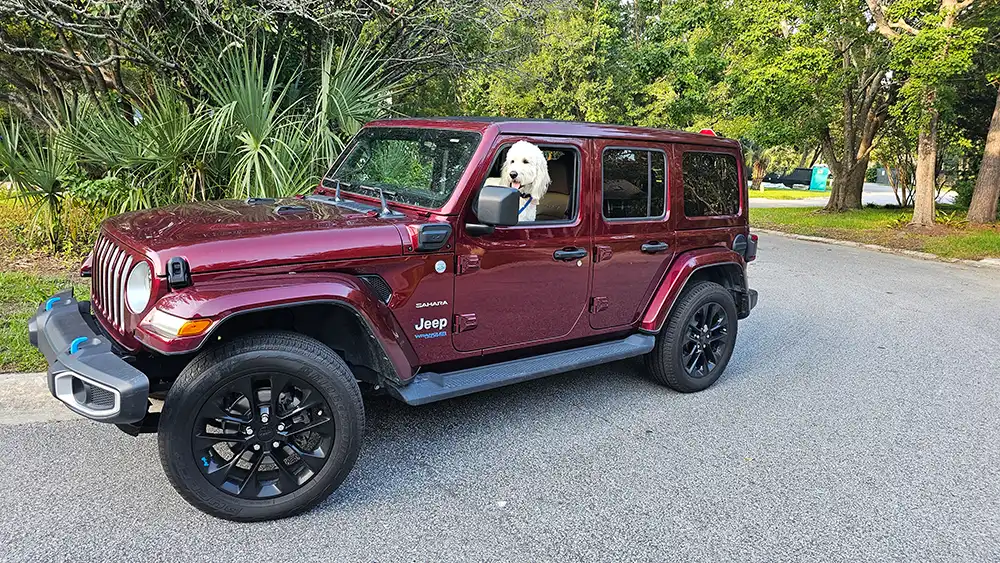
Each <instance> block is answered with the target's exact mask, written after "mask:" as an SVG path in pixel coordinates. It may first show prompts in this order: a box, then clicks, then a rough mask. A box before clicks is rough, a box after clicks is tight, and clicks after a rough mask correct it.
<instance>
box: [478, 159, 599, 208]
mask: <svg viewBox="0 0 1000 563" xmlns="http://www.w3.org/2000/svg"><path fill="white" fill-rule="evenodd" d="M538 148H540V149H542V152H543V153H545V160H546V163H547V166H548V174H549V179H550V180H551V183H550V184H549V189H548V191H546V192H545V196H543V197H542V199H541V200H539V201H538V208H537V210H536V212H535V221H534V223H540V222H546V223H552V222H562V221H569V220H571V219H573V218H574V217H576V206H575V203H576V201H577V194H578V193H579V192H578V190H579V187H580V184H579V179H578V178H577V171H578V170H579V167H578V166H577V162H578V161H579V154H578V153H577V152H576V149H574V148H570V147H565V146H552V145H542V144H540V145H538ZM509 149H510V144H507V145H506V146H504V147H503V148H502V149H500V151H499V152H497V156H496V159H494V161H493V166H491V167H490V172H489V174H488V175H487V178H486V182H485V185H495V186H509V185H510V182H509V181H508V179H506V178H502V177H501V174H500V170H501V167H502V166H503V162H504V159H506V158H507V151H508V150H509ZM519 224H521V225H524V224H526V223H525V222H524V221H522V222H521V223H519ZM527 224H531V223H530V222H529V223H527Z"/></svg>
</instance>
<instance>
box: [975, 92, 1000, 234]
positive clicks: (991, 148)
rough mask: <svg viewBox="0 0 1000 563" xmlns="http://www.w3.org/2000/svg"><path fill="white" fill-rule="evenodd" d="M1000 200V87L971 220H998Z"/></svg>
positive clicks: (978, 178) (985, 221) (980, 167)
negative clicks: (999, 202)
mask: <svg viewBox="0 0 1000 563" xmlns="http://www.w3.org/2000/svg"><path fill="white" fill-rule="evenodd" d="M998 200H1000V89H998V90H997V102H996V105H995V106H994V107H993V120H992V121H991V122H990V132H989V134H987V135H986V150H985V151H984V152H983V163H982V164H981V165H980V166H979V175H978V176H976V187H975V189H974V190H973V192H972V203H971V204H970V205H969V222H970V223H974V224H979V225H982V224H984V223H992V222H993V221H996V220H997V201H998Z"/></svg>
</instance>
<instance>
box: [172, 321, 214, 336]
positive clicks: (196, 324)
mask: <svg viewBox="0 0 1000 563" xmlns="http://www.w3.org/2000/svg"><path fill="white" fill-rule="evenodd" d="M210 326H212V320H211V319H195V320H193V321H188V322H186V323H184V324H182V325H181V328H180V329H179V330H178V331H177V336H197V335H199V334H201V333H203V332H205V330H207V329H208V327H210Z"/></svg>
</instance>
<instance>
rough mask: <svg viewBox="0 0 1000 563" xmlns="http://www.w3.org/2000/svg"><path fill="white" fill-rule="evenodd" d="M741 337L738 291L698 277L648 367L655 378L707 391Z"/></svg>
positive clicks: (679, 303)
mask: <svg viewBox="0 0 1000 563" xmlns="http://www.w3.org/2000/svg"><path fill="white" fill-rule="evenodd" d="M735 343H736V304H735V303H734V302H733V296H732V295H731V294H730V293H729V291H727V290H726V288H724V287H722V286H721V285H719V284H717V283H713V282H708V281H699V282H695V283H694V284H692V285H690V286H688V287H687V288H686V289H685V290H684V292H683V293H682V294H681V296H680V297H679V298H678V299H677V302H676V303H675V304H674V308H673V311H672V312H671V313H670V317H669V318H668V319H667V322H666V324H665V326H664V328H663V331H661V333H660V335H659V336H657V338H656V346H655V347H654V348H653V350H652V351H651V352H650V353H649V354H647V355H646V367H647V368H648V369H649V373H650V375H651V376H652V377H653V379H654V380H656V381H657V382H659V383H661V384H663V385H666V386H667V387H670V388H671V389H673V390H675V391H680V392H681V393H694V392H696V391H702V390H704V389H707V388H709V387H711V385H712V384H713V383H715V382H716V381H717V380H718V379H719V376H721V375H722V372H723V371H725V369H726V365H727V364H728V363H729V358H730V357H731V356H732V354H733V346H734V344H735Z"/></svg>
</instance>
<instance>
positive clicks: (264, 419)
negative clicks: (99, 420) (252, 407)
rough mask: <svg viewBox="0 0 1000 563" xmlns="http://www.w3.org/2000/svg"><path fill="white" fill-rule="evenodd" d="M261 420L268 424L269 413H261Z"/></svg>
mask: <svg viewBox="0 0 1000 563" xmlns="http://www.w3.org/2000/svg"><path fill="white" fill-rule="evenodd" d="M260 421H261V422H263V423H264V424H267V415H266V414H262V415H260Z"/></svg>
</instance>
